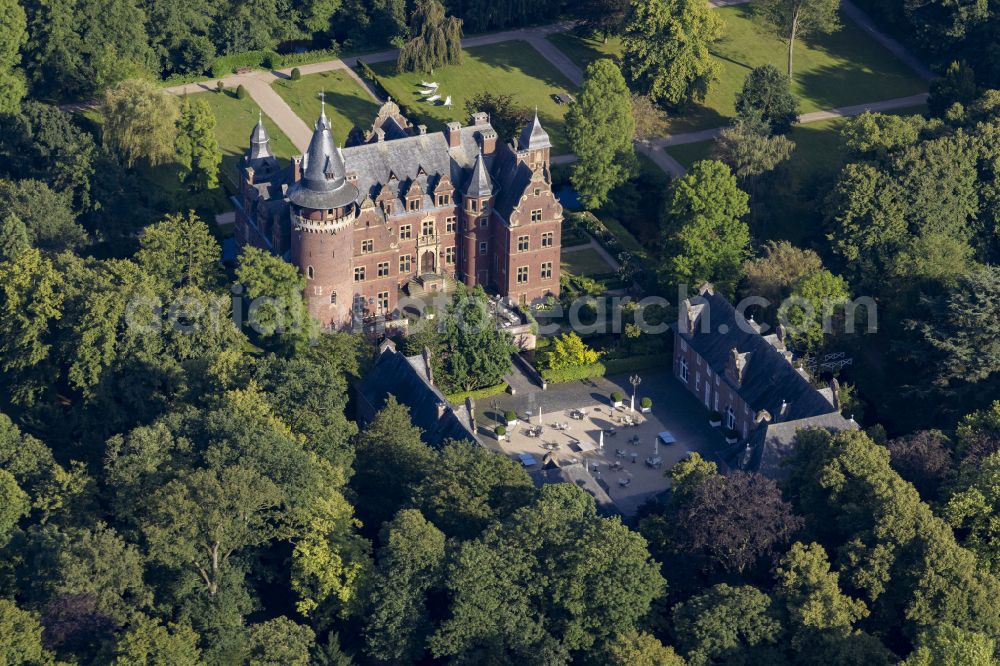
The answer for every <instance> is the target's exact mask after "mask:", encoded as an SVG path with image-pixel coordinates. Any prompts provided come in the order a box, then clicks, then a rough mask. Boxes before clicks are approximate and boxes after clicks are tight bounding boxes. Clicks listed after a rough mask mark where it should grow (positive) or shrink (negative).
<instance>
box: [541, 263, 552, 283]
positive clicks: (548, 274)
mask: <svg viewBox="0 0 1000 666" xmlns="http://www.w3.org/2000/svg"><path fill="white" fill-rule="evenodd" d="M542 279H543V280H551V279H552V262H551V261H545V262H542Z"/></svg>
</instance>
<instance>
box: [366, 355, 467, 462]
mask: <svg viewBox="0 0 1000 666" xmlns="http://www.w3.org/2000/svg"><path fill="white" fill-rule="evenodd" d="M429 376H430V375H429V373H428V369H427V365H426V363H425V362H424V358H423V356H420V355H417V356H406V355H404V354H403V353H402V352H399V351H396V348H395V346H394V345H392V344H391V343H388V344H384V345H383V349H382V351H381V353H380V354H379V356H378V358H377V359H376V361H375V366H374V367H373V368H372V370H371V372H369V373H368V375H367V376H365V378H364V379H363V380H362V381H361V384H360V386H359V389H358V390H359V394H360V398H361V400H362V402H363V403H364V404H365V405H366V406H367V407H368V408H369V409H370V412H371V413H372V414H374V412H377V411H378V410H379V409H381V408H382V407H383V406H384V405H385V402H386V400H387V398H388V397H389V395H390V394H391V395H394V396H395V397H396V400H397V401H398V402H399V403H400V404H402V405H406V406H407V407H409V409H410V418H411V420H412V421H413V425H415V426H417V427H418V428H420V429H421V430H422V431H423V435H422V438H423V440H424V441H425V442H427V443H428V444H430V445H432V446H439V445H440V444H441V443H442V442H444V441H445V440H447V439H458V440H466V441H472V442H477V443H478V442H479V440H478V438H477V437H476V435H475V432H474V430H473V423H472V415H471V414H469V411H468V409H467V408H466V407H465V406H464V405H463V406H458V407H453V406H452V405H451V404H449V403H448V400H447V399H446V398H445V397H444V394H442V393H441V391H440V390H438V388H437V387H436V386H434V385H433V384H432V383H431V382H430V380H429ZM442 406H443V409H444V412H443V414H442V415H441V416H440V417H438V414H439V413H440V412H441V408H442ZM362 420H364V419H362Z"/></svg>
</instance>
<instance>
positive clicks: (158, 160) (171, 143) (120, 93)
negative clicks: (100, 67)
mask: <svg viewBox="0 0 1000 666" xmlns="http://www.w3.org/2000/svg"><path fill="white" fill-rule="evenodd" d="M101 113H102V115H103V116H104V125H103V137H104V145H105V147H107V148H109V149H110V150H112V151H113V152H114V153H115V154H116V155H117V156H118V159H119V160H121V161H122V163H123V164H125V166H126V167H128V168H132V167H133V166H135V164H136V162H139V161H146V162H148V163H149V164H150V165H152V166H156V165H157V164H162V163H164V162H166V161H167V160H168V159H170V158H171V157H173V156H174V154H175V144H176V141H177V120H178V117H179V108H178V103H177V98H176V97H173V96H172V95H170V94H169V93H166V92H163V91H162V90H160V89H158V88H157V87H156V86H154V85H153V84H152V83H150V82H149V81H145V80H142V79H133V80H129V81H122V82H121V83H119V84H117V85H115V86H114V87H112V88H108V89H107V90H106V91H105V92H104V96H103V97H102V99H101Z"/></svg>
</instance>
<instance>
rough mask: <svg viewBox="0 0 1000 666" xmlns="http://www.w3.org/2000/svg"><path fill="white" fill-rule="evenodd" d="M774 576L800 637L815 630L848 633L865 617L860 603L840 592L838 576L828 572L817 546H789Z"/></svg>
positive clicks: (820, 550)
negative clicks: (789, 548) (800, 632)
mask: <svg viewBox="0 0 1000 666" xmlns="http://www.w3.org/2000/svg"><path fill="white" fill-rule="evenodd" d="M775 575H776V577H777V579H778V587H777V594H778V597H780V598H781V600H782V601H784V603H785V608H786V610H787V612H788V617H789V620H790V621H791V624H792V625H793V626H794V627H795V628H796V629H798V630H799V631H804V632H805V634H800V636H802V637H808V636H809V635H810V633H811V632H815V631H836V632H840V633H847V632H848V631H850V629H851V628H852V627H853V626H854V623H855V622H857V621H858V620H861V619H863V618H865V617H867V616H868V609H867V608H866V607H865V604H864V602H863V601H861V600H859V599H854V598H852V597H849V596H847V595H845V594H844V593H843V592H841V591H840V584H839V582H838V576H837V573H836V572H835V571H830V562H829V560H827V556H826V551H825V550H823V546H821V545H819V544H818V543H811V544H806V545H803V544H801V543H794V544H792V548H791V550H789V551H788V552H787V553H785V555H784V556H782V558H781V562H779V564H778V567H777V569H776V570H775Z"/></svg>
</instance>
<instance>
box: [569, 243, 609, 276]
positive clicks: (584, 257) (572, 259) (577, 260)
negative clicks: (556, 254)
mask: <svg viewBox="0 0 1000 666" xmlns="http://www.w3.org/2000/svg"><path fill="white" fill-rule="evenodd" d="M559 264H560V266H561V267H562V270H564V271H569V272H570V273H572V274H573V275H604V274H607V273H611V272H613V271H614V269H613V268H612V267H611V266H609V265H608V262H606V261H604V257H602V256H601V255H600V254H599V253H598V252H597V250H595V249H593V248H587V249H586V250H574V251H573V252H563V253H562V256H560V258H559Z"/></svg>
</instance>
